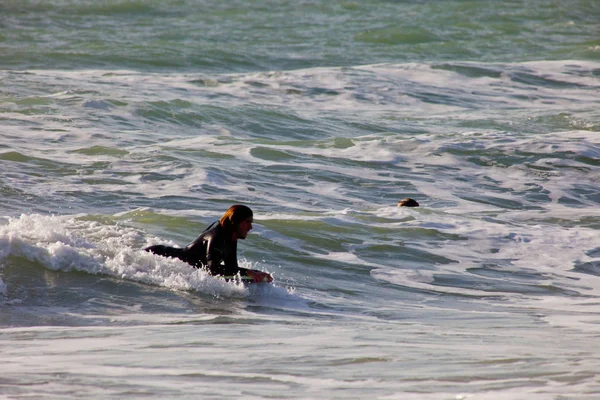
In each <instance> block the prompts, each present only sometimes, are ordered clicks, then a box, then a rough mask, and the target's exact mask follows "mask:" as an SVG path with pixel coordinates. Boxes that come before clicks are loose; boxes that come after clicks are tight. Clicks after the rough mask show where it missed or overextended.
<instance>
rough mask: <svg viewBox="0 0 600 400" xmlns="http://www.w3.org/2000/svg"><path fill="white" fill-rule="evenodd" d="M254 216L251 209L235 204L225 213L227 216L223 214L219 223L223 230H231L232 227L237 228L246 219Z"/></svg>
mask: <svg viewBox="0 0 600 400" xmlns="http://www.w3.org/2000/svg"><path fill="white" fill-rule="evenodd" d="M252 216H253V214H252V210H251V209H250V208H249V207H246V206H243V205H241V204H235V205H233V206H231V207H229V209H228V210H227V211H225V214H223V216H222V217H221V219H220V220H219V223H220V224H221V226H222V227H223V228H227V229H230V228H232V227H237V226H238V225H239V224H240V223H242V222H243V221H245V220H246V219H248V218H252Z"/></svg>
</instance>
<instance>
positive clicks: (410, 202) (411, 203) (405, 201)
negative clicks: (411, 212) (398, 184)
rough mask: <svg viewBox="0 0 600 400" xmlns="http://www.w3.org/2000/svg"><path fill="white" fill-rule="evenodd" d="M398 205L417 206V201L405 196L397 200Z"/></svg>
mask: <svg viewBox="0 0 600 400" xmlns="http://www.w3.org/2000/svg"><path fill="white" fill-rule="evenodd" d="M398 207H419V203H417V201H416V200H415V199H411V198H410V197H407V198H405V199H402V200H400V201H399V202H398Z"/></svg>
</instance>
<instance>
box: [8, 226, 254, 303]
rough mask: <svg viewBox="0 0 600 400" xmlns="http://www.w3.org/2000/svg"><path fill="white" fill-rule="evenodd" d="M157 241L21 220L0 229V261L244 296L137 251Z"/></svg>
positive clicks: (113, 229)
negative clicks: (13, 259) (20, 259)
mask: <svg viewBox="0 0 600 400" xmlns="http://www.w3.org/2000/svg"><path fill="white" fill-rule="evenodd" d="M156 242H158V240H157V239H156V238H148V239H145V238H144V237H143V235H142V234H141V233H140V232H137V231H135V230H133V229H131V228H124V227H120V226H112V225H101V224H99V223H96V222H89V221H85V220H82V219H77V217H72V216H61V217H58V216H41V215H21V216H20V217H19V218H11V219H9V221H8V223H7V224H6V225H4V226H2V227H0V255H2V258H6V257H8V256H9V255H10V256H14V257H23V258H26V259H28V260H30V261H35V262H39V263H41V264H42V265H43V266H45V267H46V268H50V269H54V270H61V271H72V270H77V271H83V272H87V273H91V274H105V275H109V276H113V277H116V278H119V279H127V280H132V281H136V282H142V283H146V284H150V285H156V286H163V287H167V288H170V289H173V290H184V291H197V292H202V293H205V294H210V295H213V296H217V297H219V296H225V297H231V296H246V295H248V290H247V288H246V287H245V286H244V285H242V284H236V283H230V282H225V281H224V280H223V279H221V278H218V277H212V276H210V275H208V274H207V273H206V272H204V271H203V270H199V269H194V268H190V266H189V265H187V264H185V263H184V262H182V261H179V260H175V259H169V258H165V257H158V256H155V255H153V254H150V253H148V252H145V251H142V250H141V248H142V247H144V246H146V245H149V244H151V243H156ZM241 263H242V265H243V263H244V262H243V261H242V262H241ZM3 287H4V289H5V285H4V286H3Z"/></svg>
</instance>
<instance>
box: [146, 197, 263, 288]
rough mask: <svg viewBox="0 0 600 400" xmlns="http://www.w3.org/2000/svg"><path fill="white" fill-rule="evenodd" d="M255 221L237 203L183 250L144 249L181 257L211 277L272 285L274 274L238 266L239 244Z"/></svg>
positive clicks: (248, 212) (248, 210) (164, 247)
mask: <svg viewBox="0 0 600 400" xmlns="http://www.w3.org/2000/svg"><path fill="white" fill-rule="evenodd" d="M253 222H254V220H253V214H252V210H251V209H250V208H249V207H246V206H243V205H240V204H236V205H233V206H231V207H229V209H228V210H227V211H226V212H225V214H223V216H222V217H221V219H220V220H219V221H215V222H214V223H213V224H212V225H210V226H209V227H208V228H206V229H205V230H204V232H202V233H201V234H200V236H198V237H197V238H196V239H195V240H194V241H193V242H192V243H190V244H188V245H187V246H186V247H184V248H183V249H181V248H176V247H169V246H164V245H162V244H159V245H155V246H150V247H147V248H145V249H144V250H146V251H148V252H150V253H153V254H156V255H159V256H164V257H172V258H178V259H180V260H182V261H185V262H186V263H188V264H190V265H192V266H193V267H196V268H204V269H206V270H207V271H208V272H209V273H210V274H211V275H220V276H224V277H226V278H230V277H234V276H236V275H237V274H240V276H241V277H242V279H244V278H245V279H248V278H249V279H251V280H252V281H254V282H272V281H273V278H272V277H271V275H269V274H267V273H265V272H262V271H257V270H254V269H246V268H241V267H239V266H238V262H237V242H238V240H239V239H246V236H248V232H250V231H251V230H252V223H253Z"/></svg>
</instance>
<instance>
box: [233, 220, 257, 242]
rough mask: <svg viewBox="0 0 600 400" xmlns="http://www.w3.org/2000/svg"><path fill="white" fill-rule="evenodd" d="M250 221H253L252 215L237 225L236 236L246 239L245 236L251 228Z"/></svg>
mask: <svg viewBox="0 0 600 400" xmlns="http://www.w3.org/2000/svg"><path fill="white" fill-rule="evenodd" d="M252 222H254V220H253V219H252V217H250V218H247V219H245V220H243V221H242V222H240V225H239V226H238V230H237V237H238V238H239V239H246V236H248V232H250V231H251V230H252Z"/></svg>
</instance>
